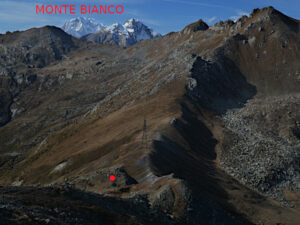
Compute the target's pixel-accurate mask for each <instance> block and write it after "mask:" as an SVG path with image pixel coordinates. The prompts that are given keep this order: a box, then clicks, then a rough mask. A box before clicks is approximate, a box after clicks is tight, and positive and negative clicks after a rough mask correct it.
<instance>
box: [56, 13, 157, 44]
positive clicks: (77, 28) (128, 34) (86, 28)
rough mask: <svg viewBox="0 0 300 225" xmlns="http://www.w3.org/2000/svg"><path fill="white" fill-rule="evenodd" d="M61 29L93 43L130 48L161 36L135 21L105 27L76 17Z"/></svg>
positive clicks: (93, 21)
mask: <svg viewBox="0 0 300 225" xmlns="http://www.w3.org/2000/svg"><path fill="white" fill-rule="evenodd" d="M62 29H63V30H64V31H65V32H66V33H68V34H70V35H72V36H74V37H77V38H81V39H83V40H88V41H92V42H95V43H104V44H114V45H120V46H124V47H127V46H131V45H134V44H136V43H137V42H139V41H141V40H147V39H150V38H154V37H158V36H161V35H160V34H159V33H157V32H155V31H153V30H152V29H151V28H149V27H148V26H146V25H145V24H143V23H142V22H140V21H139V20H137V19H130V20H128V21H126V22H125V23H124V24H120V23H114V24H112V25H109V26H105V25H103V24H102V23H98V22H97V21H95V20H94V19H92V18H85V17H77V18H73V19H71V20H69V21H67V22H66V23H65V24H64V25H63V26H62Z"/></svg>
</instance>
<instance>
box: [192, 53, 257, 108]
mask: <svg viewBox="0 0 300 225" xmlns="http://www.w3.org/2000/svg"><path fill="white" fill-rule="evenodd" d="M191 78H192V79H193V80H194V81H195V84H196V85H195V86H194V87H192V88H188V93H189V94H190V95H191V96H192V97H193V98H195V99H196V101H198V102H199V103H200V104H201V105H202V106H204V107H208V108H210V109H213V110H214V111H216V112H218V113H220V114H223V113H225V112H226V111H227V110H228V109H232V108H240V107H242V106H243V105H244V104H245V103H246V101H247V100H248V99H251V98H252V97H253V96H254V95H255V94H256V88H255V87H254V86H253V85H251V84H249V83H248V82H247V81H246V78H245V76H244V75H243V74H241V72H240V71H239V69H238V67H237V66H235V64H234V62H232V61H231V60H229V59H228V58H226V57H224V56H222V55H221V54H218V59H217V60H216V62H209V61H206V60H204V59H202V58H200V57H199V58H197V60H196V61H195V63H194V65H193V68H192V70H191Z"/></svg>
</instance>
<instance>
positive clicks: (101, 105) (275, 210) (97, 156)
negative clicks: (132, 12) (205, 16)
mask: <svg viewBox="0 0 300 225" xmlns="http://www.w3.org/2000/svg"><path fill="white" fill-rule="evenodd" d="M75 22H76V21H75ZM94 25H95V24H94ZM95 26H97V25H95ZM124 27H125V28H126V30H127V31H128V32H127V33H126V35H128V37H129V38H132V39H127V36H126V35H125V34H124V32H123V31H124V29H125V28H124ZM96 28H97V27H96ZM97 29H98V28H97ZM299 29H300V21H298V20H295V19H293V18H290V17H288V16H286V15H284V14H282V13H281V12H279V11H277V10H276V9H274V8H272V7H268V8H263V9H255V10H253V12H252V13H251V14H250V15H249V16H243V17H242V18H240V19H239V20H237V21H236V22H233V21H230V20H228V21H220V22H218V23H216V24H215V25H213V26H208V25H207V24H205V22H203V21H202V20H199V21H197V22H195V23H193V24H191V25H188V26H186V28H184V29H183V30H182V31H179V32H172V33H169V34H167V35H164V36H159V37H156V38H150V39H148V38H147V39H148V40H144V41H139V40H142V39H145V38H142V37H144V36H143V35H144V33H143V32H146V31H147V32H148V31H149V32H150V33H151V30H150V29H149V30H147V29H145V28H144V27H143V25H141V24H139V23H138V22H137V21H134V20H131V21H128V22H127V23H125V24H124V25H118V24H116V25H113V26H111V27H110V29H108V28H107V30H105V31H100V32H102V33H101V35H100V36H101V37H98V36H99V35H98V33H96V34H95V35H96V36H97V38H99V39H101V40H108V39H105V38H104V37H107V38H109V37H108V35H111V36H113V35H112V34H111V33H109V32H110V31H111V30H118V32H121V31H122V32H121V33H122V37H125V36H126V38H124V40H123V41H122V43H125V44H126V43H127V44H128V43H130V44H129V45H132V46H131V47H128V48H123V47H122V46H121V47H120V46H119V45H118V44H115V45H111V42H110V41H107V42H106V41H101V42H102V43H93V42H90V41H85V40H89V38H83V39H77V38H75V37H72V36H70V35H69V34H67V33H65V32H64V31H63V30H61V29H60V28H57V27H52V26H46V27H42V28H34V29H30V30H27V31H23V32H13V33H6V34H3V35H0V184H1V185H2V186H1V187H0V190H1V196H0V208H1V209H0V221H1V224H82V225H86V224H123V225H126V224H128V225H129V224H130V225H133V224H144V225H148V224H149V225H150V224H153V225H154V224H155V225H157V224H162V225H169V224H172V225H222V224H224V225H229V224H230V225H235V224H236V225H238V224H239V225H245V224H249V225H253V224H256V225H275V224H276V225H279V224H281V225H297V224H299V221H300V192H299V190H300V35H299V34H300V31H299ZM132 30H135V31H138V32H135V34H139V35H141V36H139V35H135V36H134V35H133V36H131V33H130V32H131V31H132ZM139 32H140V33H139ZM147 32H146V33H147ZM108 33H109V34H108ZM94 37H95V36H93V37H92V39H93V38H94ZM95 38H96V37H95ZM128 40H133V42H131V41H129V42H128ZM137 41H139V42H137ZM96 42H97V41H96ZM99 42H100V41H99ZM105 43H106V44H105ZM125 44H124V45H123V46H125ZM129 45H126V46H129Z"/></svg>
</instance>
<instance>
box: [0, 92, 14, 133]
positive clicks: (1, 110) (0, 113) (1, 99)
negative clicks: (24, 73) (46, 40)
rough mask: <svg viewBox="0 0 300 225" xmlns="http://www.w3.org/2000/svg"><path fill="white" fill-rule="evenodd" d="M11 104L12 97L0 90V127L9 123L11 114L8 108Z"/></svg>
mask: <svg viewBox="0 0 300 225" xmlns="http://www.w3.org/2000/svg"><path fill="white" fill-rule="evenodd" d="M11 104H12V97H11V95H10V93H9V92H8V91H6V90H5V89H0V127H1V126H3V125H5V124H6V123H8V122H9V121H10V118H11V112H10V106H11Z"/></svg>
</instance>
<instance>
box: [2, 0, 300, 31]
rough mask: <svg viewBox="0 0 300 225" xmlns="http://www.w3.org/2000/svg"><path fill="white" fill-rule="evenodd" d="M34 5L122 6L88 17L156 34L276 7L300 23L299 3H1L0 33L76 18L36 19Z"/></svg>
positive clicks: (167, 0)
mask: <svg viewBox="0 0 300 225" xmlns="http://www.w3.org/2000/svg"><path fill="white" fill-rule="evenodd" d="M35 4H45V5H46V4H52V5H55V4H57V5H60V4H70V5H71V4H76V5H78V6H79V5H81V4H85V5H94V4H96V5H100V4H102V5H105V4H109V5H110V4H115V5H117V4H122V5H123V6H124V9H125V10H124V13H123V14H122V15H108V14H107V15H93V16H90V15H86V17H92V18H94V19H96V20H97V21H99V22H101V23H103V24H105V25H108V24H112V23H115V22H120V23H123V22H124V21H126V20H127V19H130V18H137V19H139V20H141V21H142V22H144V23H145V24H146V25H148V26H150V27H151V28H153V29H154V30H156V31H158V32H160V33H162V34H166V33H168V32H171V31H178V30H181V29H182V28H184V27H185V26H186V25H188V24H190V23H192V22H194V21H196V20H198V19H200V18H201V19H203V20H205V21H206V22H207V23H208V24H209V25H212V24H214V23H215V22H217V21H219V20H226V19H230V18H237V17H240V16H242V15H243V14H247V13H250V12H251V11H252V9H253V8H262V7H265V6H270V5H272V6H274V7H275V8H276V9H278V10H280V11H282V12H283V13H285V14H287V15H288V16H291V17H294V18H296V19H300V1H299V0H0V33H4V32H6V31H8V30H9V31H14V30H25V29H28V28H31V27H41V26H44V25H56V26H62V25H63V23H64V22H65V21H66V20H68V19H70V18H72V17H75V16H81V14H80V10H79V7H77V14H76V15H75V16H74V15H36V14H35Z"/></svg>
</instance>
